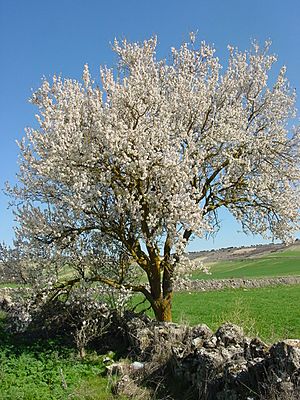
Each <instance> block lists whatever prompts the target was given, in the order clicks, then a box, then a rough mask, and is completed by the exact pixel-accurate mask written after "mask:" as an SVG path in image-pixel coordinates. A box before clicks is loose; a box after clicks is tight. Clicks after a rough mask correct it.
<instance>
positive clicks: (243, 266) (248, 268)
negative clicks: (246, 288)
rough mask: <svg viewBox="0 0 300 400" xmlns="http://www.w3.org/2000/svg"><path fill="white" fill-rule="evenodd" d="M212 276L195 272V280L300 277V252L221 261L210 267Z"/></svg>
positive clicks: (294, 251) (296, 250) (293, 251)
mask: <svg viewBox="0 0 300 400" xmlns="http://www.w3.org/2000/svg"><path fill="white" fill-rule="evenodd" d="M210 272H211V275H206V274H204V273H202V272H197V271H195V272H194V273H193V275H192V277H193V279H226V278H262V277H273V276H274V277H275V276H290V275H300V250H299V248H291V249H289V250H286V251H282V252H276V253H270V254H268V255H266V256H262V257H257V258H245V259H243V260H233V261H220V262H216V263H214V264H211V265H210Z"/></svg>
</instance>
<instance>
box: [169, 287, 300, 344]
mask: <svg viewBox="0 0 300 400" xmlns="http://www.w3.org/2000/svg"><path fill="white" fill-rule="evenodd" d="M299 304H300V285H291V286H275V287H274V286H273V287H265V288H258V289H251V290H245V289H230V290H228V289H227V290H223V291H215V292H200V293H199V292H198V293H196V292H193V293H175V295H174V301H173V319H174V321H175V322H180V321H186V322H188V323H189V324H191V325H196V324H199V323H205V324H207V325H208V326H209V327H210V328H211V329H213V330H214V329H217V328H218V327H219V326H220V324H221V323H223V322H226V321H230V322H233V323H236V324H238V325H241V326H243V328H244V330H245V332H246V333H247V334H249V335H251V336H252V335H253V336H259V337H261V338H262V339H263V340H265V341H266V342H268V343H272V342H274V341H277V340H280V339H283V338H300V307H299Z"/></svg>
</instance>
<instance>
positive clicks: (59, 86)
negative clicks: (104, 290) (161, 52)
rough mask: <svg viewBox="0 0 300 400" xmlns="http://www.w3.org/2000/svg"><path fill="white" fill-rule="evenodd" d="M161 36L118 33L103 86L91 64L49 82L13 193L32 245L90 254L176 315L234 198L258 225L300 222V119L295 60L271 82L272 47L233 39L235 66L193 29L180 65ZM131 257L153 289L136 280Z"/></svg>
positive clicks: (114, 277) (249, 224)
mask: <svg viewBox="0 0 300 400" xmlns="http://www.w3.org/2000/svg"><path fill="white" fill-rule="evenodd" d="M156 45H157V39H156V38H155V37H154V38H151V39H150V40H146V41H144V42H143V43H130V42H127V41H126V40H124V41H122V42H118V41H117V40H115V42H114V44H113V50H114V52H115V53H116V54H117V57H118V65H117V68H115V69H109V68H107V67H103V68H102V67H101V69H100V75H101V83H100V84H99V85H97V84H96V83H95V82H94V81H93V80H92V77H91V76H90V72H89V68H88V66H87V65H85V67H84V72H83V82H82V83H81V82H78V81H76V80H73V79H63V78H61V77H58V76H54V77H53V80H52V82H49V81H48V80H46V79H44V81H43V83H42V85H41V87H40V88H39V89H38V90H37V91H36V92H35V93H34V94H33V96H32V102H33V103H34V104H36V106H37V107H38V114H37V116H36V118H37V121H38V125H39V126H38V128H29V129H27V132H26V138H25V139H24V140H23V141H22V142H21V143H20V150H21V159H20V173H19V180H20V184H19V185H17V186H16V187H14V188H12V189H11V192H12V193H13V195H14V196H16V198H17V200H18V208H17V210H16V214H17V218H18V222H19V226H18V228H17V236H18V238H21V240H22V241H23V243H26V246H27V248H28V249H30V250H29V251H31V252H33V251H34V252H35V254H41V253H42V252H46V253H47V255H48V257H52V256H53V257H54V255H55V256H57V254H62V255H64V256H68V257H70V258H72V257H73V259H74V264H76V263H75V261H76V260H77V261H78V260H79V259H80V263H79V264H80V267H78V268H77V272H78V271H81V272H80V274H81V277H82V278H86V279H91V280H93V279H94V280H97V279H98V280H100V281H103V282H105V283H107V284H110V285H113V286H115V287H119V286H122V285H128V288H132V289H133V290H134V291H140V292H142V293H144V295H145V296H146V297H147V299H148V300H149V301H150V303H151V305H152V308H153V310H154V312H155V314H156V317H157V319H159V320H170V319H171V298H172V293H173V280H174V278H175V276H176V274H177V270H179V264H180V258H181V255H182V254H183V251H184V249H185V247H186V245H187V243H188V241H189V240H190V239H191V237H192V236H193V235H194V236H199V237H203V236H204V235H206V234H208V233H213V232H215V231H217V230H218V227H219V219H218V212H219V210H220V209H221V208H222V207H225V208H227V209H228V210H229V211H230V212H231V213H232V214H233V215H234V217H235V218H236V219H237V220H238V221H240V223H241V225H242V227H243V229H244V230H245V231H246V232H252V233H260V234H262V235H265V236H272V237H276V238H279V239H282V240H288V239H290V238H291V237H292V234H293V232H294V231H295V230H296V229H298V227H299V225H298V223H299V214H298V212H299V199H300V196H299V177H300V174H299V128H297V127H296V128H294V129H289V121H290V119H291V118H293V117H294V116H295V115H296V114H295V107H294V104H295V93H294V92H293V91H291V89H290V87H289V83H288V80H287V78H286V68H285V67H282V68H281V69H280V71H279V73H278V75H277V77H276V79H275V81H274V83H273V84H271V83H270V80H271V81H272V80H273V79H270V78H269V75H270V70H271V67H272V66H273V64H274V63H275V61H276V57H275V56H274V55H272V54H269V43H266V44H265V46H263V47H262V48H261V47H259V46H258V45H257V43H253V45H252V48H251V50H250V51H245V52H240V51H239V50H238V49H235V48H233V47H228V49H229V59H228V65H227V66H226V67H224V68H222V66H221V64H220V61H219V59H218V58H217V57H216V56H215V49H214V48H213V47H211V46H209V45H207V44H206V43H205V42H201V43H200V45H197V43H196V41H195V38H194V35H191V41H190V43H183V44H182V45H181V46H180V48H179V49H175V48H172V49H171V57H170V60H169V61H166V60H157V58H156ZM273 75H274V74H273ZM273 75H272V76H273ZM37 249H38V250H37ZM76 257H77V258H76ZM116 259H117V260H116ZM132 262H133V263H134V264H135V265H137V266H139V267H140V268H141V269H142V270H143V271H144V272H145V274H146V275H147V277H148V281H149V285H144V284H142V283H136V284H133V283H128V284H127V283H125V280H124V279H125V278H124V276H125V272H126V271H127V270H128V268H129V265H132ZM79 264H78V262H77V264H76V265H79ZM108 264H109V265H110V266H111V268H108V270H109V273H106V272H107V265H108ZM105 266H106V267H105ZM105 268H106V269H105ZM114 268H115V272H116V273H115V274H114V273H113V272H112V271H114ZM122 271H123V272H122ZM124 271H125V272H124ZM80 274H79V275H80ZM78 279H79V278H78ZM68 284H70V282H69V283H68ZM118 285H119V286H118ZM126 287H127V286H126Z"/></svg>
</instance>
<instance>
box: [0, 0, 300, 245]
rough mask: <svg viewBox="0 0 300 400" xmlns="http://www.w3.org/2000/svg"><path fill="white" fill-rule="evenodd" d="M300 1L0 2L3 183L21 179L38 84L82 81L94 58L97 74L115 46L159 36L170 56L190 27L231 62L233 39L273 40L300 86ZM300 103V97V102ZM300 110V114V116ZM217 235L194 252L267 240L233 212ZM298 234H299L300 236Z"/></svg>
mask: <svg viewBox="0 0 300 400" xmlns="http://www.w3.org/2000/svg"><path fill="white" fill-rule="evenodd" d="M299 21H300V2H299V1H298V0H285V1H277V0H252V1H251V2H245V1H242V0H240V1H238V0H210V1H209V0H207V1H201V0H198V1H197V0H185V1H176V0H175V1H174V0H173V1H171V0H166V1H163V0H160V1H157V0H152V1H141V0H139V1H137V0H127V1H121V0H115V1H108V0H107V1H101V0H98V1H97V0H48V1H46V0H44V1H41V0H26V1H24V0H0V60H1V61H0V79H1V90H0V171H1V172H0V188H1V189H3V188H4V183H5V182H6V181H10V182H12V183H14V182H15V175H16V172H17V169H18V167H17V155H18V148H17V146H16V144H15V140H16V139H20V138H21V137H22V136H23V135H24V127H26V126H31V125H33V124H34V114H35V112H36V110H35V109H34V107H33V106H31V105H30V104H29V103H28V98H29V97H30V94H31V88H37V87H38V86H39V85H40V82H41V78H42V76H43V75H45V76H46V77H51V76H52V75H54V74H62V75H63V76H65V77H72V78H77V79H78V78H80V77H81V75H82V69H83V65H84V64H85V63H86V62H87V63H88V64H89V66H90V69H91V72H92V74H93V75H94V76H95V75H97V74H98V71H99V65H100V64H101V65H103V64H106V65H109V66H111V65H113V63H114V56H113V53H112V52H111V50H110V45H109V43H110V42H111V41H113V39H114V38H115V37H117V38H124V37H126V38H127V39H129V40H131V41H136V40H143V39H145V38H149V37H150V36H151V35H153V34H157V35H158V39H159V50H158V56H161V57H165V56H168V54H169V49H170V47H171V46H175V47H176V46H179V45H180V43H181V42H182V41H183V40H185V39H187V38H188V33H189V32H190V31H196V30H197V31H198V38H199V39H204V40H205V41H207V42H209V43H213V44H214V45H215V46H216V48H217V55H218V56H219V57H220V59H221V61H223V62H225V60H226V55H227V44H233V45H235V46H238V47H239V48H240V49H246V48H248V47H249V44H250V41H251V39H258V40H259V41H260V42H263V41H264V40H265V39H271V40H272V42H273V45H272V51H273V52H274V53H276V54H277V55H278V56H279V62H278V67H279V66H280V65H283V64H285V65H286V66H287V69H288V77H289V80H290V82H291V86H292V87H293V88H296V90H298V92H299V88H300V23H299ZM299 106H300V98H299V99H298V100H297V107H298V108H300V107H299ZM298 115H299V113H298ZM7 206H8V198H7V197H6V196H5V195H4V194H3V193H2V192H1V193H0V241H6V242H8V243H10V242H11V240H12V237H13V230H12V226H13V224H14V222H13V216H12V213H11V211H10V210H7ZM221 220H222V229H221V230H220V232H219V233H218V235H217V236H216V237H215V239H214V240H209V241H203V240H195V241H193V243H192V245H191V246H190V249H191V250H196V249H204V248H206V249H210V248H217V247H227V246H235V245H249V244H256V243H262V242H263V240H262V238H260V237H253V236H246V235H244V234H242V233H241V232H239V230H240V227H239V225H238V224H236V223H235V222H234V221H233V219H232V218H230V217H229V216H228V215H227V214H226V213H222V215H221ZM298 237H299V235H298Z"/></svg>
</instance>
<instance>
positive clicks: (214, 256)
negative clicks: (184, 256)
mask: <svg viewBox="0 0 300 400" xmlns="http://www.w3.org/2000/svg"><path fill="white" fill-rule="evenodd" d="M295 246H296V247H297V248H299V250H300V240H299V239H297V240H296V241H295V242H294V243H292V244H290V245H286V244H283V243H278V244H274V243H269V244H260V245H255V246H241V247H227V248H222V249H218V250H214V249H213V250H204V251H192V252H189V253H188V256H189V258H190V259H191V260H195V259H197V258H200V259H201V260H202V261H203V262H206V263H210V262H214V261H221V260H239V259H245V258H255V257H259V256H263V255H267V254H269V253H276V252H280V251H283V250H287V249H289V248H294V247H295Z"/></svg>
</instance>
